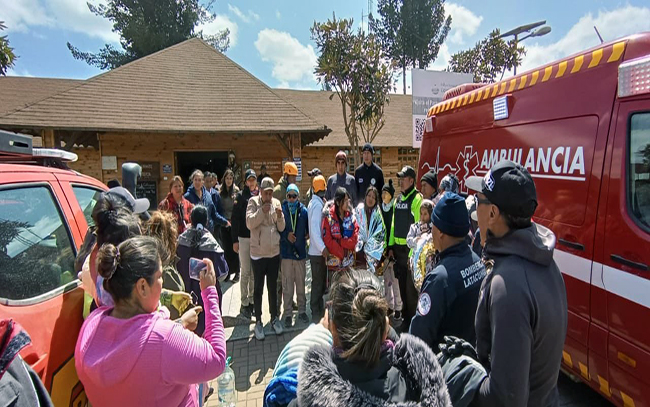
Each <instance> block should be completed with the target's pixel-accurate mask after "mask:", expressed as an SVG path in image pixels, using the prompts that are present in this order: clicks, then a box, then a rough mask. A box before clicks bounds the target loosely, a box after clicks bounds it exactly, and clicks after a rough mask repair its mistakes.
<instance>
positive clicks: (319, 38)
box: [311, 15, 394, 163]
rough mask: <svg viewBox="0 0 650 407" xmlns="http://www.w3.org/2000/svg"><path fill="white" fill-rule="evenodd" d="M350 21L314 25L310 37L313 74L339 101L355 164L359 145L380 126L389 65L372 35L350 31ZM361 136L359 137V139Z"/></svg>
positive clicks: (389, 85) (390, 87)
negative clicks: (315, 50) (313, 48)
mask: <svg viewBox="0 0 650 407" xmlns="http://www.w3.org/2000/svg"><path fill="white" fill-rule="evenodd" d="M352 23H353V20H352V19H342V20H341V19H339V20H337V19H336V16H335V15H334V16H333V17H332V19H331V20H329V19H328V20H327V22H325V23H317V22H314V25H313V27H312V28H311V38H312V39H313V40H314V42H316V47H317V48H318V51H319V53H320V55H319V56H318V62H317V64H316V69H315V70H314V73H315V74H316V76H317V77H318V82H319V83H320V84H321V85H322V86H323V87H329V88H330V89H332V90H333V92H334V93H333V94H332V96H330V99H331V98H333V97H334V96H335V95H336V96H337V97H338V98H339V100H340V102H341V110H342V113H343V122H344V125H345V134H346V135H347V137H348V142H349V143H350V148H351V150H352V151H353V152H354V157H355V163H359V162H360V160H359V144H360V139H361V137H363V143H372V142H373V140H374V139H375V137H376V136H377V134H378V133H379V132H380V131H381V129H382V128H383V127H384V108H385V106H386V105H388V103H389V102H390V98H389V93H390V91H391V90H393V86H394V80H393V72H394V70H393V64H392V63H391V62H390V61H388V60H387V58H386V55H385V54H384V52H383V50H382V47H381V45H380V44H379V42H378V40H377V38H376V37H375V36H374V35H373V34H366V33H364V32H363V31H362V30H361V29H359V30H358V31H357V32H356V33H355V32H354V31H353V30H352ZM360 135H361V137H360Z"/></svg>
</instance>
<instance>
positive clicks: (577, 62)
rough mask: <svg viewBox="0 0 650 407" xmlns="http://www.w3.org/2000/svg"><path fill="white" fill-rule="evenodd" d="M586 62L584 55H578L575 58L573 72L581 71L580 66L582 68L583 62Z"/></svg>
mask: <svg viewBox="0 0 650 407" xmlns="http://www.w3.org/2000/svg"><path fill="white" fill-rule="evenodd" d="M584 62H585V56H584V55H578V56H577V57H575V59H574V60H573V68H572V69H571V73H576V72H578V71H580V68H582V64H583V63H584Z"/></svg>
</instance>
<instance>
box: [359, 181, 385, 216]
mask: <svg viewBox="0 0 650 407" xmlns="http://www.w3.org/2000/svg"><path fill="white" fill-rule="evenodd" d="M370 193H373V194H375V206H374V207H372V208H368V206H367V205H366V199H365V197H367V196H368V194H370ZM380 199H381V198H380V196H379V190H377V188H375V187H374V186H373V185H370V186H369V187H368V189H366V195H365V196H364V199H363V209H365V211H366V217H367V218H368V224H370V215H371V214H372V211H373V210H375V208H377V207H379V204H380V201H379V200H380Z"/></svg>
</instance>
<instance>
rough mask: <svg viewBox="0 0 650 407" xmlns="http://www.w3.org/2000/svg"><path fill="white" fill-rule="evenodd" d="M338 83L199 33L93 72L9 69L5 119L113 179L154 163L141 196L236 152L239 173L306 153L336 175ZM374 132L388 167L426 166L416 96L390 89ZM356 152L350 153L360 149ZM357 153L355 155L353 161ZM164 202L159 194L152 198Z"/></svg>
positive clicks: (1, 124)
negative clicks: (234, 50) (306, 87)
mask: <svg viewBox="0 0 650 407" xmlns="http://www.w3.org/2000/svg"><path fill="white" fill-rule="evenodd" d="M330 95H331V93H330V92H323V91H293V90H280V89H270V88H269V87H268V86H266V85H265V84H264V83H262V82H261V81H259V80H258V79H257V78H255V77H254V76H252V75H251V74H250V73H248V72H247V71H245V70H244V69H243V68H241V67H240V66H239V65H237V64H236V63H234V62H233V61H232V60H230V59H229V58H227V57H226V56H224V55H223V54H221V53H219V52H218V51H216V50H215V49H214V48H212V47H210V46H209V45H208V44H206V43H204V42H203V41H202V40H200V39H191V40H187V41H185V42H182V43H180V44H177V45H175V46H172V47H169V48H167V49H165V50H162V51H160V52H157V53H155V54H152V55H149V56H147V57H144V58H141V59H139V60H136V61H134V62H132V63H130V64H127V65H124V66H122V67H120V68H117V69H114V70H111V71H108V72H106V73H103V74H101V75H98V76H95V77H92V78H90V79H88V80H66V79H45V78H22V77H2V78H0V128H3V129H6V130H13V131H19V132H23V133H27V134H32V135H34V136H35V144H38V143H42V145H43V146H44V147H59V148H65V149H67V150H71V151H73V152H75V153H76V154H77V155H78V156H79V160H78V161H77V162H75V163H74V164H73V165H72V167H73V168H74V169H76V170H78V171H79V172H81V173H84V174H87V175H90V176H93V177H95V178H98V179H99V180H101V181H103V182H108V181H109V180H111V179H114V178H116V179H118V180H119V179H120V178H121V172H120V171H119V170H118V169H119V168H121V164H122V163H124V162H129V161H132V162H138V163H139V164H141V165H142V166H143V168H144V171H143V182H142V191H143V192H142V194H143V195H146V196H147V197H149V198H150V200H151V201H154V197H155V201H156V202H157V201H159V200H161V199H162V198H163V197H164V196H165V195H166V194H167V192H168V191H169V181H170V180H171V178H172V177H173V176H174V175H176V174H178V175H181V176H182V177H183V178H184V180H185V181H186V186H187V180H188V178H189V175H190V173H191V172H192V171H193V170H194V169H195V168H200V169H202V170H204V171H205V170H209V171H213V172H216V173H218V174H219V175H221V174H223V171H224V170H225V168H226V166H227V165H228V164H229V162H228V161H229V153H230V154H232V153H234V156H235V162H236V165H237V167H238V168H239V169H240V174H238V175H241V176H243V172H244V170H245V169H246V168H248V167H252V168H253V169H254V170H255V171H259V168H260V166H261V165H262V164H266V166H267V168H268V172H269V174H270V175H271V176H272V177H273V178H274V179H275V180H277V179H278V178H280V176H281V172H282V163H283V161H286V160H288V159H300V161H301V164H302V165H301V167H302V173H303V181H302V182H301V185H300V186H301V191H306V190H307V188H308V185H309V177H308V176H307V175H306V173H307V171H308V170H309V169H311V168H313V167H319V168H320V169H321V170H322V171H323V172H324V174H325V175H326V176H329V175H331V174H332V173H334V171H335V169H334V167H335V166H334V156H335V154H336V152H337V151H338V150H339V149H344V150H345V149H347V147H346V146H347V145H348V142H347V137H346V136H345V132H344V130H343V120H342V117H341V107H340V102H339V101H338V100H337V99H336V98H333V99H332V100H330V99H329V96H330ZM386 115H387V119H386V125H385V127H384V129H383V130H382V131H381V133H380V134H379V135H378V136H377V138H376V139H375V141H374V143H373V144H374V145H375V147H376V148H377V149H378V150H379V154H378V156H377V159H378V161H379V164H380V165H382V167H384V169H385V171H386V173H387V177H391V176H392V177H394V174H395V173H396V172H397V171H398V170H399V168H400V167H401V166H402V165H403V164H407V163H408V164H411V165H413V166H414V167H415V164H416V160H417V151H416V150H412V149H411V148H410V147H409V146H410V143H411V97H410V96H403V95H393V96H391V103H390V105H389V107H388V108H387V109H386ZM350 155H351V154H350ZM353 166H354V163H350V167H351V168H352V167H353ZM153 204H154V202H152V205H153Z"/></svg>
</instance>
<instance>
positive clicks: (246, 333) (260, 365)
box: [207, 262, 612, 407]
mask: <svg viewBox="0 0 650 407" xmlns="http://www.w3.org/2000/svg"><path fill="white" fill-rule="evenodd" d="M307 264H308V267H307V296H308V299H309V294H310V290H309V287H310V285H311V271H310V270H309V262H308V263H307ZM222 288H223V291H224V298H223V314H224V324H225V326H226V338H227V339H228V345H227V347H228V349H227V350H228V355H229V356H231V357H232V360H233V365H232V368H233V370H234V371H235V378H236V382H235V389H236V391H237V407H240V406H241V407H262V405H263V396H264V389H265V388H266V385H267V384H268V383H269V381H270V380H271V377H272V376H273V368H274V367H275V361H276V360H277V358H278V356H279V354H280V352H281V351H282V349H283V348H284V346H285V345H286V344H287V343H288V342H289V341H290V340H291V339H293V338H294V337H295V336H296V335H298V333H300V332H301V331H302V330H303V329H304V328H305V327H306V325H298V326H294V327H292V328H291V329H288V330H285V332H284V333H283V334H282V335H279V336H277V335H275V334H274V333H272V331H271V328H270V325H269V322H270V321H269V312H268V300H267V296H266V289H265V295H264V302H263V316H262V320H263V321H264V322H265V332H266V339H265V340H264V341H263V342H260V341H257V340H256V339H255V338H254V337H253V328H254V325H253V324H252V322H251V321H246V320H244V319H242V318H241V316H240V315H239V309H240V305H241V303H240V290H239V284H232V283H225V284H223V285H222ZM307 304H309V300H307ZM307 308H309V306H308V307H307ZM295 317H296V313H295V312H294V322H295ZM211 385H212V387H214V389H215V393H216V389H217V383H216V380H215V381H214V382H213V383H212V384H211ZM558 386H559V389H560V400H561V401H560V405H561V406H562V407H611V406H612V405H611V404H610V403H609V402H608V401H607V400H605V399H604V398H603V397H601V396H600V395H599V394H597V393H596V392H594V391H593V390H592V389H590V388H589V387H588V386H586V385H584V384H582V383H575V382H573V381H571V380H570V379H569V378H568V377H567V376H565V375H564V374H561V375H560V379H559V381H558ZM218 406H219V403H218V400H217V396H216V394H215V395H213V396H212V397H211V398H210V400H208V403H207V407H218Z"/></svg>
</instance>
